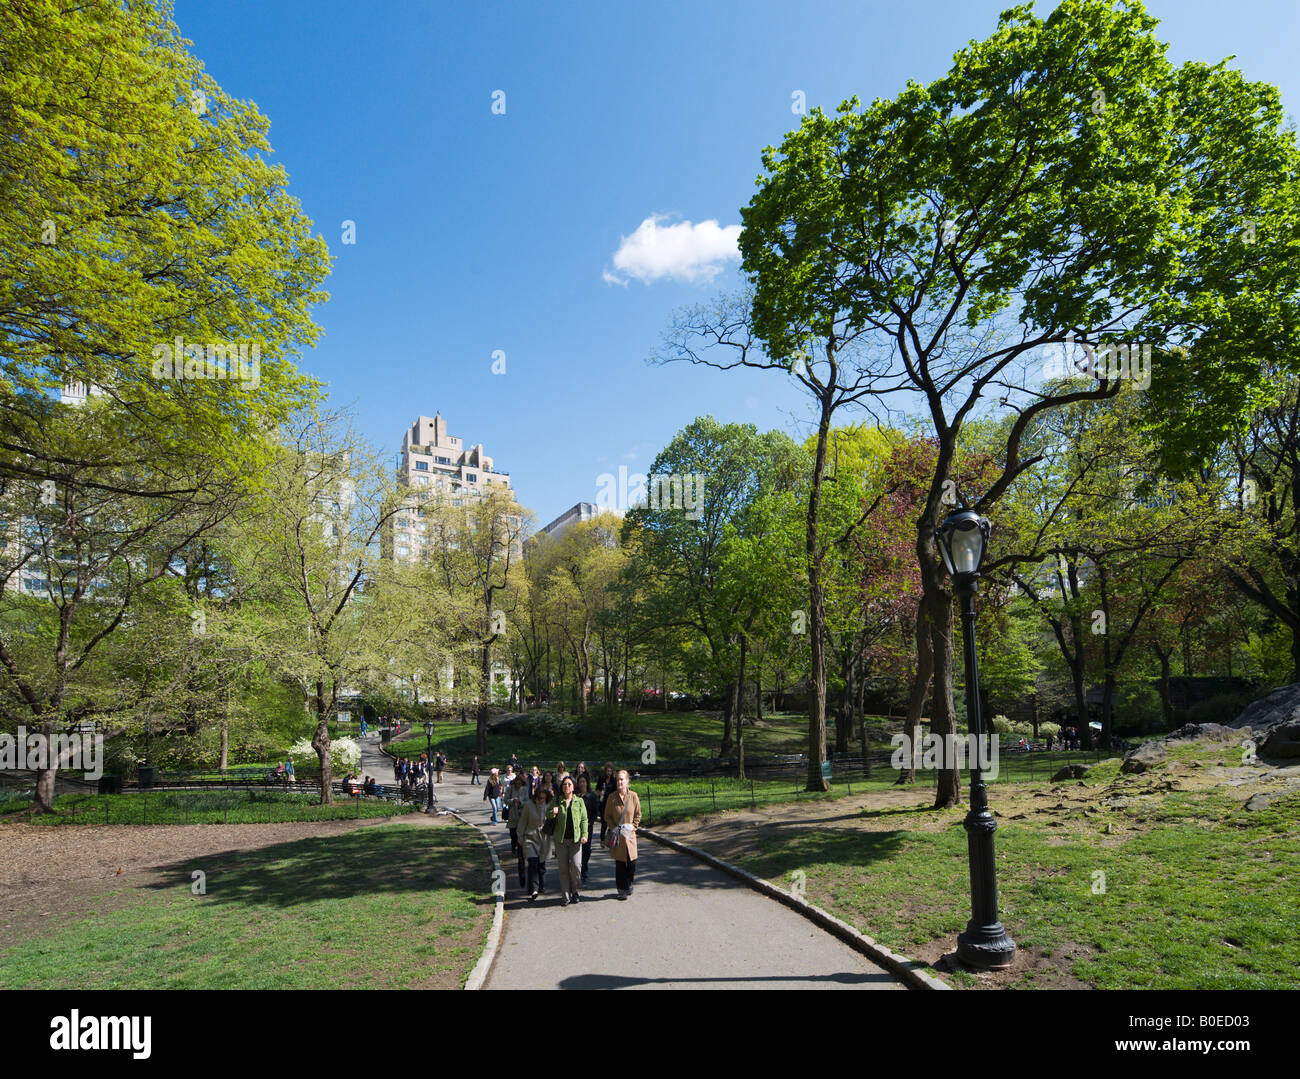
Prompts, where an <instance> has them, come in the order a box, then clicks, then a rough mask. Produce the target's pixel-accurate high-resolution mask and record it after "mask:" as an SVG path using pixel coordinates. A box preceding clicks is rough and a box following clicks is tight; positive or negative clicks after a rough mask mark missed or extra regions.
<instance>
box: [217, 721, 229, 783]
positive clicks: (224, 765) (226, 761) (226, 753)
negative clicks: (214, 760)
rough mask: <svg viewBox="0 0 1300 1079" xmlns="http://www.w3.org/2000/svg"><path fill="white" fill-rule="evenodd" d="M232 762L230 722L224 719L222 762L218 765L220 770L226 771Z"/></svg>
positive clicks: (222, 727)
mask: <svg viewBox="0 0 1300 1079" xmlns="http://www.w3.org/2000/svg"><path fill="white" fill-rule="evenodd" d="M229 762H230V723H229V722H228V721H227V720H225V719H223V720H222V721H221V762H220V763H219V764H218V765H217V771H218V772H224V771H225V770H226V768H227V766H228V765H229Z"/></svg>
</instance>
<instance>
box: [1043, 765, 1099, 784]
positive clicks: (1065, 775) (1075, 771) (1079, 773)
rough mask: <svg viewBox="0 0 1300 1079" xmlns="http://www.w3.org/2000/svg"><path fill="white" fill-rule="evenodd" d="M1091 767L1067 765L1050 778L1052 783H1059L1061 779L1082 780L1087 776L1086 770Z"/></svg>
mask: <svg viewBox="0 0 1300 1079" xmlns="http://www.w3.org/2000/svg"><path fill="white" fill-rule="evenodd" d="M1090 767H1092V766H1091V765H1088V764H1067V765H1066V766H1065V767H1064V768H1062V769H1061V770H1060V771H1059V772H1057V773H1056V775H1054V776H1052V782H1053V783H1059V782H1060V781H1061V780H1063V779H1082V778H1083V777H1084V776H1086V775H1087V774H1088V769H1089V768H1090Z"/></svg>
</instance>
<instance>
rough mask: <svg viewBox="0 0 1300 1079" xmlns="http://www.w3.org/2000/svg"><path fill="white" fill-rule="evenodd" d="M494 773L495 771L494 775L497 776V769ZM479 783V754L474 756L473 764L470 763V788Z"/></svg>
mask: <svg viewBox="0 0 1300 1079" xmlns="http://www.w3.org/2000/svg"><path fill="white" fill-rule="evenodd" d="M492 771H493V773H494V774H495V772H496V769H495V768H493V769H492ZM478 781H479V778H478V754H477V753H475V754H474V760H473V761H472V762H470V766H469V783H470V786H471V787H472V786H473V785H474V784H475V783H477V782H478Z"/></svg>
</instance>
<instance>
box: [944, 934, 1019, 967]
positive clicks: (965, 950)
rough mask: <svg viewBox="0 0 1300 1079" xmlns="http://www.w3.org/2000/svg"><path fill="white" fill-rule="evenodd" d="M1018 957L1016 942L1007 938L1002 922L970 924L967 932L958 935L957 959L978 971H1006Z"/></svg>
mask: <svg viewBox="0 0 1300 1079" xmlns="http://www.w3.org/2000/svg"><path fill="white" fill-rule="evenodd" d="M1015 957H1016V942H1015V941H1014V940H1012V939H1011V938H1010V937H1009V936H1007V931H1006V930H1005V929H1003V928H1002V923H1001V922H994V923H993V924H992V925H976V924H975V923H974V922H968V923H967V925H966V932H964V933H959V934H958V935H957V958H958V959H959V960H960V961H961V962H962V963H964V964H965V965H966V966H968V967H973V968H974V969H976V970H1005V969H1006V968H1007V967H1009V966H1011V962H1012V960H1014V959H1015Z"/></svg>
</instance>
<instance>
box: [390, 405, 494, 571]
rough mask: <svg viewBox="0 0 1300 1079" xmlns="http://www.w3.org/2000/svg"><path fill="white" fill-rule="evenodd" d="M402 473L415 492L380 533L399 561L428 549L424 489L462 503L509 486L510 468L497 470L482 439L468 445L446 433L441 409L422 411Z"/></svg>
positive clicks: (410, 433) (406, 442) (407, 439)
mask: <svg viewBox="0 0 1300 1079" xmlns="http://www.w3.org/2000/svg"><path fill="white" fill-rule="evenodd" d="M398 476H399V478H400V479H401V481H402V483H404V484H405V485H406V486H407V487H410V488H411V489H412V494H411V496H410V497H409V498H408V499H407V505H406V508H405V509H404V510H403V511H402V512H400V513H398V514H397V516H396V517H395V519H394V521H393V526H392V528H390V529H386V530H385V534H384V536H383V537H382V538H381V549H382V551H383V554H384V557H385V558H392V559H394V560H395V561H398V562H414V561H418V560H419V558H420V557H421V555H422V554H423V553H424V548H425V543H426V540H427V537H426V534H425V533H426V529H425V523H424V521H423V519H422V517H423V515H422V513H421V511H420V509H419V502H420V497H419V496H420V494H422V493H428V494H441V495H442V496H443V497H445V498H446V499H447V500H448V501H449V502H450V503H451V505H453V506H461V505H464V504H465V499H467V498H481V497H482V496H483V495H485V494H487V493H488V492H489V491H491V490H493V489H494V488H497V487H504V488H506V489H507V490H509V488H510V473H509V472H499V471H497V469H496V466H495V463H494V462H493V460H492V458H491V457H489V456H488V455H487V454H486V453H485V452H484V451H483V443H481V442H480V443H477V444H476V445H473V446H470V447H466V446H465V444H464V442H463V441H462V440H461V439H459V438H456V437H454V436H452V435H450V434H448V433H447V421H446V420H444V419H443V418H442V413H440V412H439V413H436V414H435V415H433V416H432V417H429V416H420V417H419V418H418V419H416V421H415V422H414V423H413V424H411V426H410V429H409V430H407V431H406V433H405V435H404V436H403V437H402V453H401V460H400V462H399V464H398Z"/></svg>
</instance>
